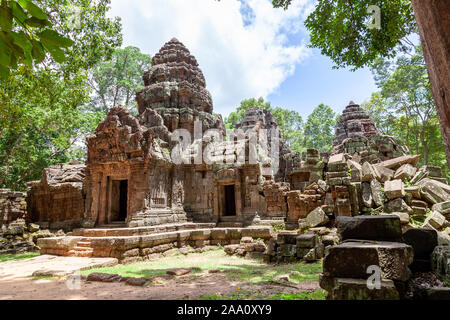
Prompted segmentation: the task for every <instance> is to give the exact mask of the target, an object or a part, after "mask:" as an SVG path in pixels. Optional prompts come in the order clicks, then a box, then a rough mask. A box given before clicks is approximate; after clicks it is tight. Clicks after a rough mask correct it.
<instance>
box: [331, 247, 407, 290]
mask: <svg viewBox="0 0 450 320" xmlns="http://www.w3.org/2000/svg"><path fill="white" fill-rule="evenodd" d="M350 257H351V258H350ZM413 257H414V250H413V248H412V247H411V246H409V245H406V244H404V243H398V242H380V241H346V242H344V243H341V244H339V245H337V246H334V247H328V248H327V252H326V255H325V259H324V261H323V274H324V275H325V276H326V277H332V278H351V277H353V278H359V279H367V278H368V270H369V267H371V266H377V267H379V268H380V270H381V272H382V278H384V279H389V280H399V281H407V280H408V279H409V278H410V276H411V272H410V270H409V269H408V266H409V265H410V264H411V263H412V262H413Z"/></svg>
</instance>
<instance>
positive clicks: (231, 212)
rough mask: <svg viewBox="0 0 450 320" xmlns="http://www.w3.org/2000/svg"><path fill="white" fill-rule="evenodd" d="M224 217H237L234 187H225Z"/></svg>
mask: <svg viewBox="0 0 450 320" xmlns="http://www.w3.org/2000/svg"><path fill="white" fill-rule="evenodd" d="M224 188H225V190H224V195H225V196H224V200H225V203H224V209H225V210H224V215H225V216H226V217H232V216H236V194H235V188H234V185H229V186H224Z"/></svg>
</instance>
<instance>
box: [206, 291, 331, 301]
mask: <svg viewBox="0 0 450 320" xmlns="http://www.w3.org/2000/svg"><path fill="white" fill-rule="evenodd" d="M326 295H327V292H326V291H325V290H316V291H313V292H297V293H283V292H280V293H277V294H274V295H271V296H269V297H266V296H264V294H263V293H261V292H252V291H247V290H238V291H236V292H234V293H232V294H230V295H221V294H212V295H208V296H202V297H200V298H198V300H325V298H326Z"/></svg>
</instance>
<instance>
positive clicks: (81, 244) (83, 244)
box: [77, 240, 91, 248]
mask: <svg viewBox="0 0 450 320" xmlns="http://www.w3.org/2000/svg"><path fill="white" fill-rule="evenodd" d="M77 247H82V248H90V247H91V241H89V240H86V241H78V243H77Z"/></svg>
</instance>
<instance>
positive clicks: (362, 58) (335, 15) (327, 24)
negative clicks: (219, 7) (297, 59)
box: [272, 0, 416, 69]
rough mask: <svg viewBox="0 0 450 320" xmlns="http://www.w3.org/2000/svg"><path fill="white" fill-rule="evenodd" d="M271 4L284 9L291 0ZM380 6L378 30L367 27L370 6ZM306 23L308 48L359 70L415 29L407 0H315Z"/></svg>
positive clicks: (391, 52)
mask: <svg viewBox="0 0 450 320" xmlns="http://www.w3.org/2000/svg"><path fill="white" fill-rule="evenodd" d="M272 3H273V6H274V7H276V8H279V7H282V8H284V9H287V8H288V7H289V5H290V4H291V0H273V1H272ZM372 4H373V5H377V6H378V7H379V8H380V9H381V21H380V23H381V25H380V27H381V29H376V28H368V26H367V24H368V23H369V22H371V21H372V19H373V13H371V12H368V8H369V6H370V5H372ZM305 26H306V28H307V29H308V31H309V32H310V41H311V45H310V46H311V47H313V48H318V49H320V50H321V53H322V54H324V55H326V56H328V57H330V58H331V59H332V60H333V61H334V63H335V64H336V66H337V67H347V66H352V67H353V68H354V69H358V68H361V67H364V66H367V65H369V64H370V63H372V62H373V61H374V60H375V59H376V58H377V57H379V56H381V57H392V56H393V55H395V53H396V51H397V50H398V49H399V44H400V49H403V47H404V44H405V43H406V44H408V45H411V42H410V41H409V40H408V39H407V38H406V37H407V36H408V35H410V34H411V33H413V32H415V29H416V25H415V18H414V13H413V10H412V6H411V1H409V0H390V1H374V2H373V3H372V2H370V1H367V0H351V1H343V0H318V1H317V4H316V7H315V9H314V11H313V12H312V13H311V14H310V15H309V16H308V17H307V19H306V21H305Z"/></svg>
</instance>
